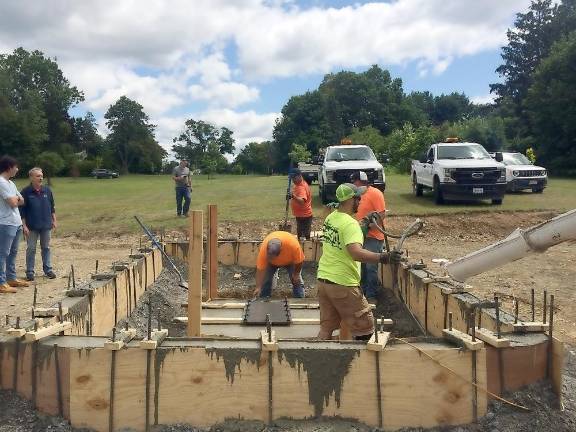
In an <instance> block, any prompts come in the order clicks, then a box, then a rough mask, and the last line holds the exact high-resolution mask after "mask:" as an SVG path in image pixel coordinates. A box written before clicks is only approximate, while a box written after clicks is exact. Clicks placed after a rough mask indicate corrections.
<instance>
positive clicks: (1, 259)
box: [0, 156, 28, 294]
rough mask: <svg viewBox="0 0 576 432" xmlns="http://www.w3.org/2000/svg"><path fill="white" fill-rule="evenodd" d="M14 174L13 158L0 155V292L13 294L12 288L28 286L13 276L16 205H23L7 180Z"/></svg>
mask: <svg viewBox="0 0 576 432" xmlns="http://www.w3.org/2000/svg"><path fill="white" fill-rule="evenodd" d="M17 173H18V162H17V161H16V159H14V158H12V157H10V156H3V157H2V158H0V294H7V293H15V292H16V289H15V288H20V287H27V286H28V282H26V281H23V280H20V279H17V278H16V255H17V254H18V243H19V242H20V235H21V233H22V219H20V212H19V211H18V207H19V206H21V205H23V204H24V198H22V195H20V193H19V192H18V189H17V188H16V185H15V184H14V182H12V180H10V179H11V178H12V177H14V176H16V174H17Z"/></svg>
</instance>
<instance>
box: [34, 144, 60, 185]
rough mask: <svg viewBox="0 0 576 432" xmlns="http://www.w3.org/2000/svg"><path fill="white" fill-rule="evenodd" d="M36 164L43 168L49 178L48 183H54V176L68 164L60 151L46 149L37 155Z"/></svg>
mask: <svg viewBox="0 0 576 432" xmlns="http://www.w3.org/2000/svg"><path fill="white" fill-rule="evenodd" d="M36 165H38V166H39V167H41V168H42V171H43V172H44V174H45V175H46V178H47V180H48V185H52V177H55V176H56V175H57V174H58V173H59V172H60V171H62V169H63V168H64V166H65V165H66V164H65V162H64V159H62V157H61V156H60V155H59V154H58V153H55V152H51V151H45V152H42V153H40V154H39V155H38V156H36Z"/></svg>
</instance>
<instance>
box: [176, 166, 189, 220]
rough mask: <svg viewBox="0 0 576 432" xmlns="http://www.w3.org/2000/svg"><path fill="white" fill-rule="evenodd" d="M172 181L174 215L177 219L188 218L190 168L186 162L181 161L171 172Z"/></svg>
mask: <svg viewBox="0 0 576 432" xmlns="http://www.w3.org/2000/svg"><path fill="white" fill-rule="evenodd" d="M172 180H174V184H175V186H176V215H177V216H178V217H181V216H183V217H188V210H189V209H190V190H191V183H190V168H188V161H187V160H186V159H182V160H181V161H180V164H179V165H178V166H176V167H174V170H173V171H172Z"/></svg>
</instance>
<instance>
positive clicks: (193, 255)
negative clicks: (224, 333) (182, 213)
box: [187, 210, 204, 336]
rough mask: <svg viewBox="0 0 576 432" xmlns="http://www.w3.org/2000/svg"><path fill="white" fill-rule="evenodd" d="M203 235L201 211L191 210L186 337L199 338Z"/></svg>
mask: <svg viewBox="0 0 576 432" xmlns="http://www.w3.org/2000/svg"><path fill="white" fill-rule="evenodd" d="M203 233H204V227H203V214H202V211H201V210H193V211H191V212H190V238H189V243H188V332H187V333H188V336H200V332H201V330H200V324H201V321H202V249H203V244H202V243H203V238H202V237H203Z"/></svg>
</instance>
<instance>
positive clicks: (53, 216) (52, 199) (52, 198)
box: [50, 191, 58, 228]
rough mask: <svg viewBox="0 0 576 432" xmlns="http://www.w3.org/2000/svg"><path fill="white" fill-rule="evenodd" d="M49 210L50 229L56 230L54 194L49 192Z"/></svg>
mask: <svg viewBox="0 0 576 432" xmlns="http://www.w3.org/2000/svg"><path fill="white" fill-rule="evenodd" d="M50 209H51V210H52V228H56V226H57V225H58V222H57V221H56V205H55V204H54V194H53V193H52V191H50Z"/></svg>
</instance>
